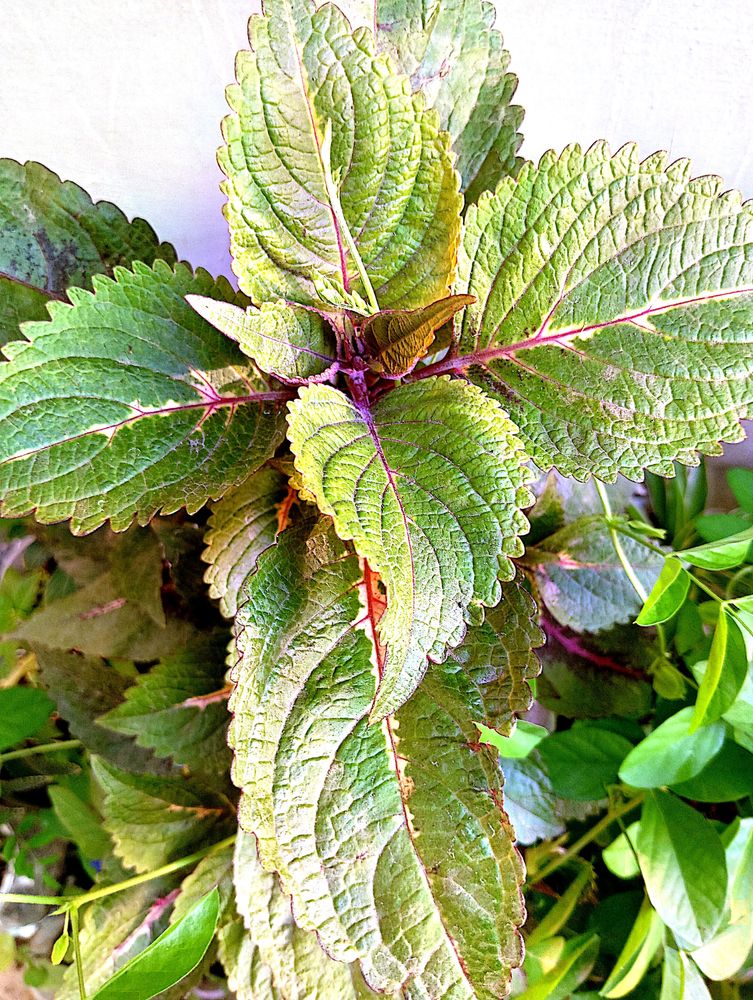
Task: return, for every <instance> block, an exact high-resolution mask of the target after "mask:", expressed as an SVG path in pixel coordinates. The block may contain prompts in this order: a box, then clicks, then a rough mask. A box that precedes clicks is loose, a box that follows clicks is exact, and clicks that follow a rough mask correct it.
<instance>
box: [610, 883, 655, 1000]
mask: <svg viewBox="0 0 753 1000" xmlns="http://www.w3.org/2000/svg"><path fill="white" fill-rule="evenodd" d="M663 933H664V925H663V924H662V922H661V920H660V919H659V914H658V913H657V912H656V910H655V909H654V908H653V907H652V906H651V904H650V903H649V901H648V900H647V899H645V900H644V901H643V905H642V906H641V908H640V911H639V913H638V917H637V918H636V921H635V923H634V924H633V928H632V930H631V931H630V934H629V935H628V939H627V941H626V942H625V947H624V948H623V949H622V951H621V952H620V955H619V957H618V959H617V961H616V962H615V964H614V968H613V969H612V971H611V972H610V973H609V978H608V979H607V981H606V982H605V983H604V985H603V986H602V988H601V990H600V991H599V992H600V993H601V995H602V996H604V997H609V998H610V1000H611V998H615V997H624V996H626V995H627V994H628V993H630V992H631V991H632V990H634V989H635V988H636V986H637V985H638V983H640V981H641V980H642V979H643V977H644V976H645V975H646V972H647V971H648V967H649V965H650V964H651V960H652V959H653V957H654V955H655V954H656V952H657V950H658V949H659V945H660V944H661V942H662V936H663Z"/></svg>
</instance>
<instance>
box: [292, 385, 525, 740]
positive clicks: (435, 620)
mask: <svg viewBox="0 0 753 1000" xmlns="http://www.w3.org/2000/svg"><path fill="white" fill-rule="evenodd" d="M288 420H289V425H290V430H289V433H288V437H289V441H290V447H291V450H292V452H293V454H294V456H295V463H296V467H297V468H298V470H299V472H300V473H301V475H302V477H303V484H304V486H305V487H306V489H308V490H310V491H311V493H313V494H314V496H315V497H316V499H317V503H318V505H319V509H320V510H321V511H323V513H325V514H329V515H331V516H332V517H333V519H334V522H335V528H336V530H337V532H338V534H339V535H340V537H341V538H344V539H346V540H350V539H352V540H353V542H354V545H355V547H356V549H357V551H358V553H359V554H360V555H361V556H363V557H364V558H365V559H366V560H368V563H369V566H370V567H371V569H372V570H373V571H374V572H375V573H378V574H379V576H380V577H381V578H382V580H383V581H384V584H385V587H386V590H387V611H386V612H385V614H384V617H383V618H382V620H381V621H380V623H379V636H380V640H381V641H382V642H383V643H384V644H385V646H386V647H387V657H386V663H385V668H384V672H383V676H382V679H381V683H380V686H379V693H378V696H377V699H376V702H375V704H374V709H373V713H372V719H375V720H379V719H381V718H383V717H384V716H385V715H388V714H390V713H391V712H393V711H394V710H395V709H396V708H398V707H399V706H400V705H402V704H403V702H404V701H405V700H406V699H407V698H408V697H410V695H411V694H412V693H413V691H415V689H416V687H417V685H418V684H419V682H420V680H421V678H422V676H423V674H424V672H425V670H426V664H427V658H428V659H431V660H435V661H436V660H441V659H443V658H444V657H445V656H446V655H447V649H448V647H452V646H457V645H458V643H459V642H460V641H461V640H462V638H463V636H464V635H465V631H466V626H467V624H468V622H469V621H474V620H475V621H477V620H479V618H480V616H481V614H482V606H483V605H486V606H488V607H492V606H494V605H495V604H496V603H497V601H498V600H499V597H500V584H499V579H500V578H505V579H510V578H511V577H512V576H513V575H514V572H515V570H514V567H513V565H512V563H511V562H510V559H509V557H510V556H514V555H519V554H520V553H521V551H522V547H521V543H520V541H519V539H518V535H519V534H520V533H521V532H523V531H525V529H526V526H527V522H526V519H525V517H524V516H523V514H522V513H521V510H520V508H521V507H524V506H526V505H527V504H528V503H530V502H531V501H532V496H531V494H530V493H529V491H528V490H527V489H526V487H525V483H526V482H528V480H529V478H530V476H529V470H528V469H527V467H524V466H523V464H522V463H523V462H524V461H525V456H524V454H523V452H522V450H521V447H520V444H519V442H518V439H517V437H516V436H515V428H514V427H513V425H512V424H511V423H510V421H509V420H508V418H507V415H506V414H505V413H504V411H503V410H502V409H501V408H500V407H499V406H498V405H497V404H495V403H494V402H493V401H492V400H490V399H488V398H487V397H486V396H485V395H484V394H483V393H482V392H480V391H479V390H478V389H477V388H476V387H475V386H471V385H468V384H466V383H463V382H451V381H450V380H449V379H447V378H440V379H425V380H423V381H421V382H417V383H415V384H414V385H408V386H401V387H399V388H397V389H395V390H394V391H392V392H390V393H388V394H387V395H385V396H384V397H383V398H382V399H381V400H379V401H378V402H377V403H376V405H374V406H373V407H371V406H370V405H369V403H368V402H367V401H364V402H362V403H355V402H353V401H352V400H350V399H348V397H347V396H345V395H344V394H343V393H342V392H340V391H339V390H337V389H334V388H332V387H331V386H325V385H314V386H308V387H306V388H304V389H302V390H301V392H300V395H299V398H298V399H297V400H296V401H295V402H293V403H291V404H290V416H289V418H288Z"/></svg>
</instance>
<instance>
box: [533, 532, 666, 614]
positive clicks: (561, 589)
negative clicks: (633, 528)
mask: <svg viewBox="0 0 753 1000" xmlns="http://www.w3.org/2000/svg"><path fill="white" fill-rule="evenodd" d="M621 542H622V546H623V548H624V549H625V554H626V555H627V557H628V559H629V560H630V563H631V565H632V566H633V568H634V569H635V571H636V574H637V576H638V578H639V579H640V581H641V583H642V584H643V586H644V587H645V588H646V589H650V588H651V587H652V586H653V585H654V582H655V581H656V579H657V577H658V575H659V573H660V572H661V568H662V566H663V564H664V560H663V558H662V557H661V556H660V555H659V554H658V553H656V552H652V551H651V549H647V548H646V546H645V545H641V544H640V542H636V541H634V540H633V539H632V538H627V537H625V538H622V539H621ZM526 561H527V562H529V563H532V564H533V565H534V572H535V574H536V584H537V587H538V591H539V595H540V597H541V600H542V601H543V602H544V604H545V605H546V607H547V609H548V610H549V611H550V612H551V614H552V615H553V616H554V617H555V618H556V619H557V621H558V622H560V623H561V624H562V625H567V626H568V628H572V629H575V631H576V632H599V631H600V630H601V629H605V628H610V627H611V626H612V625H617V624H620V623H623V622H628V621H632V620H634V619H635V617H636V615H637V614H638V611H639V609H640V599H639V598H638V596H637V594H636V592H635V589H634V588H633V585H632V584H631V583H630V580H628V578H627V576H626V574H625V570H624V569H623V567H622V564H621V563H620V560H619V559H618V557H617V553H616V552H615V548H614V543H613V541H612V537H611V535H610V534H609V528H608V526H607V524H606V522H605V520H604V517H603V516H602V515H592V516H589V517H581V518H578V520H577V521H574V522H573V523H572V524H569V525H567V527H565V528H562V529H561V530H560V531H557V532H555V533H554V534H553V535H550V536H549V537H548V538H545V539H544V541H543V542H540V543H539V544H538V545H537V546H535V547H533V548H529V549H528V550H527V552H526Z"/></svg>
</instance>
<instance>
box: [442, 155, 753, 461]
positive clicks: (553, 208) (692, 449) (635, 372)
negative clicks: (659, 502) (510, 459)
mask: <svg viewBox="0 0 753 1000" xmlns="http://www.w3.org/2000/svg"><path fill="white" fill-rule="evenodd" d="M721 192H722V184H721V181H720V180H719V178H716V177H700V178H697V179H695V180H691V179H690V168H689V165H688V163H687V161H678V162H676V163H673V164H671V165H670V166H667V157H666V155H665V154H663V153H657V154H655V155H654V156H651V157H649V158H648V159H647V160H644V161H643V162H642V163H641V162H639V159H638V154H637V152H636V149H635V147H634V146H625V147H623V148H622V149H621V150H620V151H619V152H617V153H616V154H615V155H614V156H613V157H611V158H610V155H609V151H608V149H607V148H606V146H605V145H604V144H603V143H600V144H597V145H595V146H593V147H592V148H591V149H590V150H588V152H586V153H583V152H581V150H580V148H579V147H577V146H573V147H569V148H568V149H566V150H565V151H564V152H563V153H562V155H561V156H560V157H559V158H557V157H556V156H555V155H554V154H552V153H547V154H545V156H544V157H543V158H542V160H541V162H540V164H539V166H538V167H535V166H533V165H526V166H525V167H524V168H523V170H522V171H521V173H520V175H519V177H518V180H517V181H513V180H505V181H503V182H502V183H501V184H500V186H499V188H498V189H497V191H496V193H495V194H494V195H493V196H486V197H484V198H482V199H481V201H480V202H479V204H478V206H475V207H472V208H471V209H470V210H469V212H468V215H467V228H466V234H465V239H464V245H463V247H462V248H461V253H460V263H459V281H458V283H457V287H456V291H457V292H463V293H465V292H467V293H470V294H472V295H475V296H476V298H477V303H476V304H475V305H473V306H471V307H469V308H468V309H467V310H466V311H465V313H464V317H463V325H462V335H461V353H463V354H465V355H466V360H467V363H468V364H469V365H472V366H473V367H472V368H471V371H472V377H473V378H474V380H475V381H477V382H479V383H480V384H482V385H484V387H485V388H486V389H487V390H488V391H490V392H492V393H495V394H496V395H497V397H498V398H499V399H500V400H502V401H503V405H504V406H505V408H506V409H507V410H508V411H509V413H510V415H511V417H512V419H513V420H514V421H515V422H516V423H517V425H518V426H519V428H520V430H521V434H522V435H523V438H524V440H525V442H526V444H527V447H528V450H529V453H530V455H531V457H532V458H533V459H534V461H535V462H536V464H537V465H538V466H539V467H540V468H542V469H548V468H549V467H551V466H552V465H556V467H557V468H558V469H559V470H560V471H561V472H563V473H565V474H566V475H574V476H577V477H579V478H586V477H588V476H590V475H595V476H598V477H599V478H601V479H608V480H610V481H611V480H612V479H614V477H615V475H616V474H617V473H618V472H622V473H623V474H625V475H627V476H629V477H631V478H640V477H641V476H642V470H643V469H644V468H649V469H651V471H655V472H661V473H663V474H665V475H671V474H672V471H673V470H672V465H671V463H672V461H673V460H674V459H678V460H679V461H681V462H683V463H685V464H697V452H701V453H703V454H718V453H719V450H720V448H719V444H718V442H719V441H720V440H728V441H731V440H739V438H740V437H741V436H742V430H741V428H740V423H739V420H740V418H741V417H744V416H745V415H746V414H747V413H748V411H749V408H750V405H751V400H753V378H751V375H752V374H753V343H751V338H750V333H749V331H750V328H751V317H752V316H753V206H751V205H750V203H748V204H742V203H741V201H740V197H739V195H738V194H737V193H734V192H731V193H730V192H728V193H725V194H722V193H721Z"/></svg>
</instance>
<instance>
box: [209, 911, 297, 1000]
mask: <svg viewBox="0 0 753 1000" xmlns="http://www.w3.org/2000/svg"><path fill="white" fill-rule="evenodd" d="M217 952H218V958H219V960H220V962H221V963H222V966H223V968H224V969H225V975H226V976H227V984H228V986H229V988H230V989H231V990H232V991H233V996H235V997H236V1000H282V998H281V996H280V994H279V992H278V991H277V990H276V989H275V987H274V984H273V982H272V970H271V969H270V968H269V966H268V965H265V964H264V962H262V960H261V955H260V954H259V949H258V948H257V946H256V944H255V943H254V942H253V941H252V940H251V938H250V937H249V935H248V933H247V931H246V928H245V927H244V926H243V921H242V920H241V918H240V917H238V916H236V917H235V919H234V920H230V921H228V923H226V924H225V925H224V926H222V927H220V928H219V930H218V932H217Z"/></svg>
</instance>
